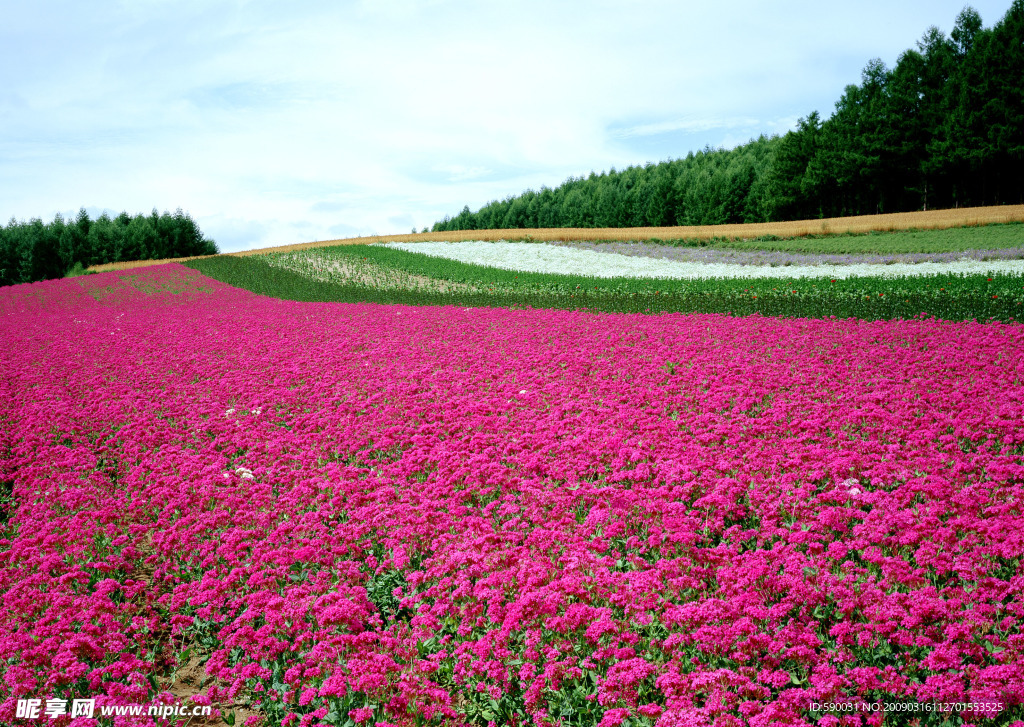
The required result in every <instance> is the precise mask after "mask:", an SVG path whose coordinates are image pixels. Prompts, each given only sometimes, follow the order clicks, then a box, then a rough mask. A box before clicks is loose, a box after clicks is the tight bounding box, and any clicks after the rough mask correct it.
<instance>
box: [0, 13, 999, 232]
mask: <svg viewBox="0 0 1024 727" xmlns="http://www.w3.org/2000/svg"><path fill="white" fill-rule="evenodd" d="M971 5H972V6H973V7H974V8H975V9H976V10H977V11H978V12H979V13H980V14H981V17H982V20H983V22H984V24H985V26H986V27H991V26H992V25H994V24H995V23H996V22H997V21H998V20H999V19H1001V18H1002V16H1003V15H1004V14H1005V12H1006V11H1007V9H1008V8H1009V6H1010V0H999V1H998V2H990V1H989V0H976V1H975V2H973V3H971ZM963 7H964V3H963V2H962V0H859V1H858V2H856V3H851V2H845V3H822V2H808V1H805V0H774V1H773V2H769V1H767V0H761V1H759V0H718V1H717V2H714V3H706V2H687V1H683V0H614V1H612V0H608V1H605V0H587V1H585V2H566V1H562V0H539V1H537V2H533V1H528V0H527V1H523V2H518V1H516V0H502V1H501V2H481V1H479V0H478V1H476V2H472V1H469V0H351V1H346V0H334V1H333V2H327V1H325V2H303V1H302V0H293V1H292V2H256V1H254V2H246V1H243V0H236V1H234V2H217V1H216V0H201V1H198V2H192V1H191V0H174V1H173V2H171V1H170V0H130V1H126V2H113V1H108V0H90V2H87V3H83V2H81V0H61V1H51V0H34V2H31V3H28V2H26V3H9V4H8V6H7V7H6V8H5V10H4V22H3V24H0V223H2V222H3V221H6V220H9V219H11V218H15V219H17V220H29V219H31V218H34V217H39V218H42V219H43V220H44V221H47V222H48V221H50V220H52V219H53V217H54V216H55V215H56V214H58V213H59V214H63V215H64V216H65V217H69V216H71V217H73V216H74V215H75V214H76V213H77V211H78V210H79V209H80V208H83V207H84V208H85V209H86V210H87V211H88V212H89V213H90V215H91V216H92V217H93V218H95V217H96V216H98V215H99V214H100V213H101V212H104V211H106V212H107V213H109V214H111V215H114V214H117V213H118V212H121V211H122V210H124V211H127V212H129V213H131V214H137V213H147V214H148V213H149V212H150V211H151V210H153V209H154V208H155V209H157V210H158V211H160V212H163V211H165V210H166V211H170V212H173V211H174V210H175V209H177V208H181V209H182V210H184V211H185V212H187V213H189V214H190V215H191V216H192V217H193V218H194V219H195V220H196V222H197V223H198V224H199V227H200V228H201V229H202V231H203V233H204V234H205V235H206V236H207V237H210V238H212V239H214V240H215V241H216V242H217V244H218V246H219V248H220V250H221V251H222V252H233V251H238V250H248V249H255V248H260V247H268V246H273V245H285V244H291V243H295V242H306V241H312V240H328V239H335V238H344V237H354V236H358V235H370V234H380V235H389V234H401V233H408V232H411V231H412V230H413V228H415V229H417V230H421V229H422V228H424V227H429V226H430V225H432V224H433V223H434V222H435V221H437V220H439V219H441V218H443V217H444V216H445V215H452V216H454V215H455V214H457V213H458V212H459V211H460V210H461V209H462V207H463V206H464V205H468V206H469V207H470V209H472V210H476V209H478V208H479V207H480V206H481V205H484V204H486V203H487V202H489V201H491V200H494V199H504V198H505V197H507V196H509V195H515V194H519V193H520V192H522V191H524V190H526V189H539V188H540V187H541V186H542V185H546V186H548V187H556V186H558V185H559V184H561V183H562V182H564V181H565V180H566V179H567V178H568V177H570V176H576V177H578V176H585V175H587V174H589V173H590V172H591V171H595V172H598V173H600V172H602V171H607V170H609V169H611V168H612V167H614V168H616V169H624V168H625V167H627V166H630V165H637V164H640V165H642V164H645V163H647V162H659V161H664V160H667V159H670V158H679V157H685V156H686V154H687V153H688V152H690V151H698V150H700V149H702V148H704V147H705V146H708V145H710V146H711V147H715V148H718V147H724V148H732V147H735V146H736V145H738V144H742V143H745V142H746V141H748V140H750V139H751V138H756V137H757V136H758V135H760V134H765V135H772V134H784V133H785V132H786V131H788V130H790V129H792V128H794V127H795V125H796V122H797V120H798V119H799V118H800V117H804V116H806V115H807V114H809V113H810V112H811V111H815V110H816V111H818V112H819V113H821V114H822V116H823V117H824V118H827V117H828V116H829V115H831V113H832V111H833V110H834V106H835V102H836V101H837V100H838V98H839V97H840V95H841V94H842V92H843V89H844V87H845V86H846V85H848V84H851V83H858V82H859V81H860V74H861V70H862V69H863V68H864V66H865V65H866V64H867V62H868V61H869V60H870V59H872V58H880V59H882V61H883V62H885V63H886V65H887V66H889V67H892V66H893V65H894V64H895V62H896V60H897V58H898V57H899V55H900V53H902V52H903V51H904V50H906V49H908V48H913V47H914V46H915V43H916V41H917V40H918V39H920V38H921V37H922V35H923V34H924V33H925V31H926V30H927V29H928V28H929V27H930V26H933V25H934V26H938V27H939V28H940V29H941V30H943V31H944V32H946V33H947V34H948V33H949V31H950V30H952V28H953V24H954V22H955V19H956V16H957V14H958V13H959V12H960V11H961V9H962V8H963Z"/></svg>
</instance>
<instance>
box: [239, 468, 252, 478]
mask: <svg viewBox="0 0 1024 727" xmlns="http://www.w3.org/2000/svg"><path fill="white" fill-rule="evenodd" d="M235 473H236V474H239V475H241V476H242V479H243V480H251V479H252V478H253V474H252V470H251V469H249V468H247V467H237V468H236V469H235Z"/></svg>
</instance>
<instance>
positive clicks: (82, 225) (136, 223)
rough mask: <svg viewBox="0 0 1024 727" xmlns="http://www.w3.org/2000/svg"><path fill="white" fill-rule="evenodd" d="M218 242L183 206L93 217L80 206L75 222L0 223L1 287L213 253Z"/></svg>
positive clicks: (13, 221) (15, 221) (14, 221)
mask: <svg viewBox="0 0 1024 727" xmlns="http://www.w3.org/2000/svg"><path fill="white" fill-rule="evenodd" d="M217 252H218V251H217V245H216V244H215V243H214V241H213V240H208V239H206V238H205V237H203V233H202V232H200V230H199V227H198V225H196V223H195V221H194V220H193V219H192V217H191V216H189V215H187V214H185V213H184V212H182V211H181V210H180V209H179V210H177V211H176V212H175V213H174V214H173V215H172V214H170V213H168V212H164V213H163V214H162V215H161V214H157V211H156V210H155V209H154V210H153V213H152V214H150V215H149V216H146V215H141V214H139V215H135V216H134V217H132V216H131V215H129V214H128V213H127V212H122V213H121V214H119V215H118V216H117V217H114V218H113V219H111V218H110V217H109V216H107V215H106V214H102V215H100V217H99V218H98V219H96V220H91V219H89V215H88V213H87V212H86V211H85V210H84V209H82V210H79V212H78V216H77V217H76V218H75V220H74V221H73V222H65V221H64V218H63V217H61V216H60V215H57V217H56V218H55V219H54V220H53V222H51V223H49V224H44V223H43V221H42V220H41V219H38V218H36V219H33V220H30V221H29V222H27V223H26V222H18V221H17V220H15V219H14V218H11V221H10V222H9V223H8V224H7V226H6V227H0V285H15V284H17V283H34V282H36V281H39V280H49V279H51V278H62V277H64V276H65V275H67V274H68V273H69V272H70V271H71V270H72V269H73V268H74V269H76V270H77V269H81V268H86V267H89V266H90V265H101V264H103V263H114V262H122V261H125V260H159V259H162V258H169V257H187V256H191V255H214V254H216V253H217Z"/></svg>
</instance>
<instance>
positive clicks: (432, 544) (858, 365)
mask: <svg viewBox="0 0 1024 727" xmlns="http://www.w3.org/2000/svg"><path fill="white" fill-rule="evenodd" d="M0 336H2V340H3V341H4V344H3V349H2V355H0V393H2V396H0V424H2V440H0V480H2V481H3V482H4V483H6V488H7V490H6V492H7V494H8V495H9V497H8V498H7V504H6V505H5V511H4V518H5V520H6V523H5V524H3V525H2V526H0V527H2V532H0V534H2V535H3V538H4V539H3V540H0V579H2V583H0V592H2V597H3V612H2V615H0V674H2V687H0V723H3V724H25V725H28V724H33V723H35V724H42V723H45V724H54V725H63V724H69V723H72V720H71V719H70V717H59V718H57V719H48V718H45V717H43V718H42V719H41V720H38V721H36V722H32V721H30V720H18V719H16V718H15V708H16V703H17V700H18V699H26V698H39V699H43V700H44V703H45V700H46V699H47V698H50V697H53V698H61V699H68V700H70V699H76V698H92V697H95V698H96V700H97V703H98V704H128V703H132V704H134V703H139V704H141V703H149V702H154V701H159V700H160V699H170V698H171V694H172V690H171V686H170V681H171V680H170V678H169V677H170V675H171V674H172V672H173V671H174V669H175V667H176V665H178V664H179V663H184V662H186V661H188V660H193V661H194V660H196V659H197V658H198V662H197V663H201V662H203V661H205V670H206V674H208V675H209V677H210V678H209V680H208V683H204V684H203V685H201V687H199V686H197V687H196V688H195V689H193V694H192V695H190V697H189V698H191V699H193V700H195V701H196V702H198V703H200V704H213V705H216V706H218V707H220V708H221V709H220V711H221V712H222V713H223V714H224V715H225V717H226V718H227V720H228V723H229V724H230V720H231V719H232V718H233V717H232V712H233V711H236V710H237V711H238V714H239V716H238V724H239V725H240V724H242V722H243V721H245V722H246V723H247V724H266V725H324V724H330V725H346V724H367V725H373V724H374V723H376V724H378V725H380V724H386V725H428V724H432V725H441V724H445V725H448V724H450V725H463V724H479V725H487V724H488V723H493V724H495V725H502V724H513V725H518V724H552V725H554V724H559V723H561V724H563V725H600V726H601V727H612V726H613V725H630V726H633V727H638V726H641V725H658V726H659V727H676V726H682V725H716V726H720V727H733V726H739V725H804V724H807V725H811V724H818V725H822V726H823V727H832V726H833V725H860V724H882V723H883V719H884V721H885V723H886V724H918V723H919V724H935V725H939V724H961V723H968V724H986V725H994V724H1015V725H1022V724H1024V722H1021V721H1015V720H1019V718H1020V717H1021V713H1022V706H1021V705H1022V703H1024V669H1022V666H1024V633H1022V629H1021V624H1022V620H1024V571H1022V569H1021V557H1022V554H1024V355H1022V350H1024V329H1022V328H1021V327H1020V326H1007V325H1002V324H988V325H982V324H976V323H946V322H941V321H936V320H923V319H922V320H912V321H890V322H880V323H865V322H862V321H854V320H794V319H789V320H783V319H773V318H763V317H749V318H739V317H736V318H732V317H726V316H713V315H681V314H671V315H660V316H640V315H620V314H593V313H583V312H564V311H542V310H505V309H483V308H480V309H463V308H454V307H447V308H413V307H398V306H383V305H370V304H366V305H351V304H326V303H323V304H322V303H297V302H291V301H281V300H276V299H270V298H265V297H259V296H256V295H254V294H251V293H249V292H246V291H243V290H238V289H234V288H230V287H227V286H225V285H223V284H221V283H218V282H216V281H213V280H210V279H208V278H204V277H202V276H200V275H199V274H198V273H196V272H195V271H193V270H190V269H188V268H185V267H181V266H177V265H165V266H159V267H151V268H141V269H137V270H134V271H126V272H121V273H104V274H100V275H95V276H88V277H83V278H74V279H66V280H58V281H51V282H46V283H36V284H30V285H20V286H14V287H10V288H5V289H3V290H0ZM179 686H180V685H179ZM861 703H864V704H865V705H869V704H870V703H889V704H890V707H891V709H890V710H889V713H888V714H885V715H883V711H881V710H877V709H876V710H871V709H868V708H867V707H864V708H863V709H861V710H860V711H853V712H851V711H828V709H827V708H825V707H823V706H822V707H821V708H819V709H816V710H813V709H812V705H814V704H818V705H847V707H849V705H853V704H861ZM892 705H901V706H900V707H899V708H900V709H907V710H915V709H916V710H917V711H910V712H908V713H903V714H894V713H893V712H892V709H895V707H892ZM968 705H972V706H968ZM986 705H988V706H986ZM993 705H998V708H997V707H996V706H993ZM245 715H250V716H245ZM131 719H136V721H137V723H138V724H152V723H153V721H152V719H151V718H147V719H145V720H144V721H138V720H139V719H141V718H128V717H122V718H116V719H113V720H112V722H111V723H113V724H133V723H132V722H131V721H130V720H131ZM118 720H120V721H118ZM900 720H902V721H900ZM74 723H75V724H82V725H85V724H97V721H96V720H90V719H84V718H78V719H77V720H76V721H75V722H74ZM193 724H195V723H194V722H193Z"/></svg>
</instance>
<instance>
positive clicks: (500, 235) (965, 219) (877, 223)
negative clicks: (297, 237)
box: [89, 205, 1024, 272]
mask: <svg viewBox="0 0 1024 727" xmlns="http://www.w3.org/2000/svg"><path fill="white" fill-rule="evenodd" d="M1006 222H1024V205H1002V206H994V207H961V208H959V209H948V210H928V211H926V212H899V213H894V214H885V215H860V216H857V217H831V218H827V219H820V220H791V221H789V222H757V223H752V224H738V225H703V226H679V227H601V228H595V227H554V228H546V229H513V230H461V231H458V232H421V233H418V234H404V235H373V236H369V237H349V238H344V239H339V240H318V241H316V242H300V243H296V244H293V245H280V246H277V247H265V248H260V249H258V250H245V251H242V252H231V253H223V254H225V255H238V256H244V255H262V254H264V253H272V252H293V251H295V250H305V249H307V248H312V247H329V246H333V245H367V244H370V243H374V242H440V241H451V242H459V241H462V240H523V239H531V240H540V241H544V240H566V241H571V240H613V241H622V240H638V241H639V240H654V239H657V240H680V239H686V240H708V239H711V238H724V239H734V240H736V239H744V238H752V237H761V236H764V235H775V236H777V237H802V236H804V235H828V234H836V235H841V234H844V233H848V232H852V233H858V232H895V231H899V230H909V229H918V230H941V229H948V228H950V227H971V226H976V225H991V224H999V223H1006ZM202 257H211V256H209V255H205V256H202ZM195 259H197V258H195V257H192V258H169V259H166V260H137V261H133V262H119V263H107V264H106V265H94V266H92V267H91V268H89V269H90V270H95V271H97V272H103V271H106V270H126V269H129V268H137V267H143V266H146V265H159V264H161V263H170V262H181V261H183V260H195Z"/></svg>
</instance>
